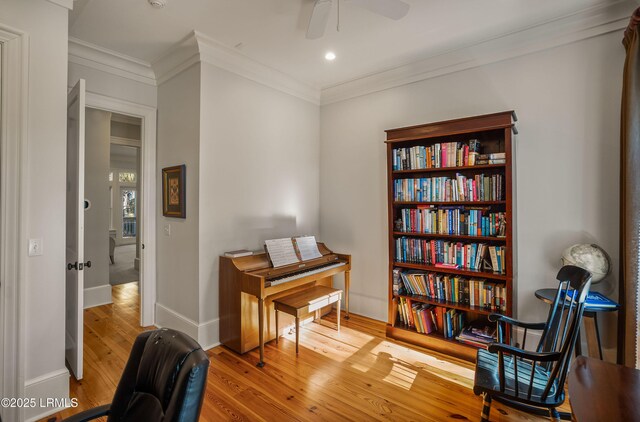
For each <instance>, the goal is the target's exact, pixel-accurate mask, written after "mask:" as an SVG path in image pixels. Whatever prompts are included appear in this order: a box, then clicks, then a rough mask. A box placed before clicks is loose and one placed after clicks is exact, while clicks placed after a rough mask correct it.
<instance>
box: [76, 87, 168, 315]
mask: <svg viewBox="0 0 640 422" xmlns="http://www.w3.org/2000/svg"><path fill="white" fill-rule="evenodd" d="M85 100H86V106H87V107H90V108H96V109H99V110H104V111H110V112H114V113H119V114H125V115H127V116H133V117H137V118H140V119H141V120H142V134H141V135H142V142H141V145H140V154H141V157H142V165H141V168H140V175H139V176H140V177H141V179H140V180H141V183H140V191H141V192H139V194H140V197H141V198H142V207H141V209H139V210H138V212H139V215H142V222H141V223H142V224H140V226H139V229H140V236H141V242H142V245H143V246H144V247H143V248H142V250H141V251H140V255H141V258H142V265H141V266H140V279H141V280H142V282H141V283H140V296H141V299H140V325H141V326H143V327H147V326H150V325H154V324H155V308H156V109H155V108H154V107H149V106H146V105H142V104H136V103H132V102H129V101H125V100H120V99H117V98H113V97H108V96H105V95H101V94H96V93H94V92H90V91H87V92H86V98H85Z"/></svg>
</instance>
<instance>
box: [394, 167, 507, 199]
mask: <svg viewBox="0 0 640 422" xmlns="http://www.w3.org/2000/svg"><path fill="white" fill-rule="evenodd" d="M503 184H504V176H503V175H502V174H493V175H484V174H477V175H475V176H474V177H473V178H467V177H466V176H464V175H462V174H460V173H457V174H456V177H455V178H451V177H448V176H444V177H425V178H417V179H396V180H395V181H394V184H393V188H394V191H393V198H394V200H395V201H417V202H431V201H436V202H460V201H502V200H504V196H503V195H504V189H503Z"/></svg>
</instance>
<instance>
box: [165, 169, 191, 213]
mask: <svg viewBox="0 0 640 422" xmlns="http://www.w3.org/2000/svg"><path fill="white" fill-rule="evenodd" d="M186 177H187V166H185V165H184V164H183V165H181V166H173V167H166V168H163V169H162V215H164V216H165V217H176V218H186V217H187V204H186V189H187V185H186V182H187V180H186Z"/></svg>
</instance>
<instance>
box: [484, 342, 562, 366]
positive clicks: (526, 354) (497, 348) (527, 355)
mask: <svg viewBox="0 0 640 422" xmlns="http://www.w3.org/2000/svg"><path fill="white" fill-rule="evenodd" d="M489 352H491V353H498V352H503V353H507V354H510V355H513V356H517V357H519V358H523V359H528V360H533V361H536V362H554V361H557V360H558V359H560V356H561V353H560V352H530V351H528V350H522V349H520V348H517V347H514V346H509V345H508V344H503V343H491V344H490V345H489Z"/></svg>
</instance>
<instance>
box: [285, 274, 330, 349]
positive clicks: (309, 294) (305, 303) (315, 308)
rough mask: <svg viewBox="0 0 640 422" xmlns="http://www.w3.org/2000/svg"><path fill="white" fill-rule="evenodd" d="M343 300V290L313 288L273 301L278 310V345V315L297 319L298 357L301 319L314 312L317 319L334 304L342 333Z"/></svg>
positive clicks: (325, 287) (321, 287) (323, 287)
mask: <svg viewBox="0 0 640 422" xmlns="http://www.w3.org/2000/svg"><path fill="white" fill-rule="evenodd" d="M341 300H342V290H339V289H333V288H331V287H328V286H313V287H311V288H309V289H306V290H302V291H300V292H297V293H293V294H290V295H288V296H283V297H280V298H278V299H274V300H273V305H274V307H275V309H276V344H278V337H280V332H279V331H278V330H279V328H278V313H279V312H284V313H286V314H289V315H291V316H293V317H294V318H295V319H296V355H297V354H298V343H299V341H300V318H301V317H304V316H306V315H308V314H310V313H312V312H314V313H315V314H316V318H317V317H318V316H319V315H320V314H319V311H320V310H321V309H322V308H323V307H325V306H328V305H331V304H333V303H336V302H337V304H338V310H337V312H338V332H339V331H340V302H341Z"/></svg>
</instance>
